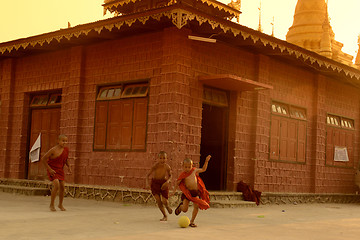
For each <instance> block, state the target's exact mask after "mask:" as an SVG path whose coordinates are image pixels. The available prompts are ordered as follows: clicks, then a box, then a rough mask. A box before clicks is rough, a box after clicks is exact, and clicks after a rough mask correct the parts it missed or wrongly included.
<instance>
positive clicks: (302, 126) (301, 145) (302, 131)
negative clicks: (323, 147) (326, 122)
mask: <svg viewBox="0 0 360 240" xmlns="http://www.w3.org/2000/svg"><path fill="white" fill-rule="evenodd" d="M298 124H299V125H298V143H297V153H298V155H297V161H298V162H305V156H306V148H305V146H306V122H301V121H299V122H298Z"/></svg>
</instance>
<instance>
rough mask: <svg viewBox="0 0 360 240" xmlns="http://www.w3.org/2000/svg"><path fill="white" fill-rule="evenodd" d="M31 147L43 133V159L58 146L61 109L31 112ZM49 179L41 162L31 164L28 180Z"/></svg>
mask: <svg viewBox="0 0 360 240" xmlns="http://www.w3.org/2000/svg"><path fill="white" fill-rule="evenodd" d="M30 131H31V132H30V146H29V149H31V147H32V145H33V144H34V143H35V141H36V139H37V138H38V136H39V134H40V133H41V152H40V159H41V157H42V156H43V155H44V154H45V153H46V152H47V151H48V150H49V149H50V148H51V147H53V146H55V145H56V144H57V138H58V136H59V134H60V108H48V109H33V110H32V111H31V130H30ZM46 178H47V174H46V169H45V167H44V165H43V164H42V163H41V162H40V161H39V162H34V163H31V162H29V168H28V179H34V180H44V179H46Z"/></svg>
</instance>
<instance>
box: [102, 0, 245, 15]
mask: <svg viewBox="0 0 360 240" xmlns="http://www.w3.org/2000/svg"><path fill="white" fill-rule="evenodd" d="M138 1H139V0H118V1H112V2H108V3H105V4H103V7H104V15H105V14H106V11H109V12H110V13H113V12H114V11H115V10H114V9H113V8H114V7H115V8H117V7H119V6H120V7H122V6H124V5H126V4H129V3H131V2H132V3H135V2H138ZM200 1H201V2H202V3H205V4H207V5H208V6H212V7H214V8H217V9H219V10H220V11H221V10H222V11H225V12H228V13H230V14H231V15H233V16H234V17H239V15H240V13H241V11H239V10H237V9H234V8H232V7H230V6H228V5H226V4H223V3H221V2H218V1H214V0H200ZM180 2H181V1H179V0H169V3H168V4H167V5H168V6H171V5H175V4H177V3H180Z"/></svg>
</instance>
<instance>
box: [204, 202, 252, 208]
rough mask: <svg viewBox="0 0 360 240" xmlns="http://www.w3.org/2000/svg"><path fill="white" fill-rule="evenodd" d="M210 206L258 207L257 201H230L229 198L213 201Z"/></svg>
mask: <svg viewBox="0 0 360 240" xmlns="http://www.w3.org/2000/svg"><path fill="white" fill-rule="evenodd" d="M210 207H212V208H244V207H256V203H255V202H249V201H243V200H237V201H228V200H217V201H211V202H210Z"/></svg>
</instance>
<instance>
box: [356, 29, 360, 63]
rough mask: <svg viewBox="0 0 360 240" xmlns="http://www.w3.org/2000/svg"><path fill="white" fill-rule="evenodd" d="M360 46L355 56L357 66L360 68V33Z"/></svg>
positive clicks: (359, 39)
mask: <svg viewBox="0 0 360 240" xmlns="http://www.w3.org/2000/svg"><path fill="white" fill-rule="evenodd" d="M358 46H359V48H358V51H357V55H356V58H355V66H356V67H357V68H359V69H360V34H359V36H358Z"/></svg>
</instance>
